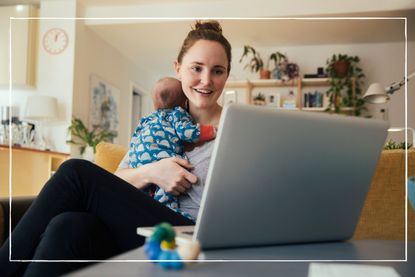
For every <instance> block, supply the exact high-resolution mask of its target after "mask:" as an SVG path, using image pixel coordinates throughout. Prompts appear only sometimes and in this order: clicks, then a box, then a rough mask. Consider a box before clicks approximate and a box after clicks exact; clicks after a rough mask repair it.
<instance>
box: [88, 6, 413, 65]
mask: <svg viewBox="0 0 415 277" xmlns="http://www.w3.org/2000/svg"><path fill="white" fill-rule="evenodd" d="M407 13H409V14H410V15H411V16H412V17H413V18H415V10H412V11H409V12H407ZM193 22H194V20H165V21H162V20H160V19H157V20H153V21H152V20H149V19H146V20H136V22H135V23H134V22H133V21H130V22H127V23H123V24H103V22H100V23H99V24H93V23H92V24H89V25H88V28H90V29H91V30H92V31H93V32H95V33H96V34H98V35H99V36H100V37H102V38H103V39H104V40H105V41H107V42H108V43H109V44H110V45H112V46H114V47H115V48H116V49H118V50H119V51H120V52H121V53H122V54H123V55H125V56H126V57H127V58H129V59H130V60H132V61H134V62H135V64H136V65H138V66H141V65H143V64H145V65H146V68H147V70H150V71H153V72H163V73H164V72H169V71H171V68H172V67H171V64H168V63H167V64H166V61H172V62H173V61H174V60H175V58H176V54H177V53H178V51H179V47H180V45H181V42H182V39H184V38H185V36H186V34H187V32H188V31H189V30H190V26H191V25H192V23H193ZM220 22H221V25H222V28H223V30H224V34H225V36H226V37H227V38H228V39H229V41H230V43H231V45H232V47H233V48H234V49H237V48H242V47H243V45H245V44H249V45H252V46H254V47H255V48H263V47H264V48H265V47H286V46H292V45H295V46H301V45H321V44H355V43H377V42H396V41H404V40H405V34H404V30H405V21H404V20H403V19H370V20H369V19H367V20H361V19H318V20H316V19H313V20H311V19H307V20H306V19H281V18H279V19H250V20H248V19H245V20H241V19H232V20H220ZM379 30H382V31H379ZM414 30H415V29H412V30H411V31H414ZM410 38H411V39H414V38H415V35H414V34H413V32H412V33H411V35H410Z"/></svg>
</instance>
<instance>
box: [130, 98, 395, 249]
mask: <svg viewBox="0 0 415 277" xmlns="http://www.w3.org/2000/svg"><path fill="white" fill-rule="evenodd" d="M387 128H388V124H387V123H386V122H385V121H381V120H375V119H365V118H357V117H350V116H345V115H333V114H323V113H312V112H303V111H289V110H278V109H277V110H271V109H266V108H264V107H255V106H246V105H234V104H232V105H229V106H227V107H225V108H224V110H223V112H222V117H221V121H220V124H219V130H218V135H217V138H216V142H215V145H214V149H213V153H212V157H211V161H210V166H209V170H208V175H207V180H206V184H205V188H204V192H203V196H202V201H201V205H200V210H199V214H198V220H197V222H196V225H195V226H184V227H176V233H177V237H176V241H177V243H178V244H180V243H185V242H186V241H189V240H193V241H194V240H198V241H199V242H200V244H201V246H202V248H203V249H214V248H232V247H247V246H265V245H276V244H290V243H306V242H323V241H338V240H347V239H349V238H351V237H352V236H353V233H354V230H355V227H356V225H357V222H358V219H359V215H360V212H361V210H362V207H363V203H364V201H365V198H366V195H367V192H368V190H369V186H370V183H371V179H372V176H373V174H374V171H375V168H376V165H377V162H378V159H379V157H380V153H381V150H382V148H383V145H384V143H385V139H386V135H387ZM152 231H153V228H138V229H137V233H138V234H140V235H144V236H150V235H151V234H152Z"/></svg>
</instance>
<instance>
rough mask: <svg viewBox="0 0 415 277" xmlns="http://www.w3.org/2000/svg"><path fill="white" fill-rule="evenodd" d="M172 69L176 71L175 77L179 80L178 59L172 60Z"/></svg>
mask: <svg viewBox="0 0 415 277" xmlns="http://www.w3.org/2000/svg"><path fill="white" fill-rule="evenodd" d="M174 71H175V72H176V77H177V79H179V80H180V64H179V62H178V61H175V62H174Z"/></svg>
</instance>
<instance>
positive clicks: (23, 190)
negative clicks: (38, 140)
mask: <svg viewBox="0 0 415 277" xmlns="http://www.w3.org/2000/svg"><path fill="white" fill-rule="evenodd" d="M10 154H11V163H10V159H9V157H10ZM68 158H69V154H66V153H60V152H53V151H43V150H37V149H32V148H25V147H12V148H10V147H9V146H8V145H0V182H1V184H2V185H1V186H0V197H8V196H9V172H10V171H9V170H10V165H11V174H12V178H11V181H12V182H11V185H12V195H13V196H34V195H37V194H38V193H39V192H40V190H41V189H42V187H43V185H44V184H45V183H46V181H47V180H48V179H49V178H50V177H51V176H52V175H53V174H54V172H55V171H56V170H57V169H58V167H59V166H60V165H61V164H62V163H63V162H64V161H65V160H67V159H68Z"/></svg>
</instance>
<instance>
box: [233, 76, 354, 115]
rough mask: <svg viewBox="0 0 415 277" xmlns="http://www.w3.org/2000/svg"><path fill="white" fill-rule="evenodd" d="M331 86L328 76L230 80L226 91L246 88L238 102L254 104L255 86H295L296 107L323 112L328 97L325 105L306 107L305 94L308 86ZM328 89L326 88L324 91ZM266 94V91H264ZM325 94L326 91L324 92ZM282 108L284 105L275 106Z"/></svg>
mask: <svg viewBox="0 0 415 277" xmlns="http://www.w3.org/2000/svg"><path fill="white" fill-rule="evenodd" d="M329 86H330V83H329V79H328V78H297V79H293V80H290V81H282V80H275V79H269V80H229V81H228V82H227V83H226V85H225V91H229V90H241V89H242V90H244V91H243V92H244V99H243V101H238V103H244V104H253V101H252V99H253V90H254V89H255V88H293V89H296V109H295V110H303V111H311V112H323V111H325V110H326V108H327V106H328V98H326V97H325V99H324V101H323V107H311V108H309V107H304V105H303V95H304V92H303V91H304V90H305V89H306V88H315V87H319V88H324V87H326V88H327V89H328V87H329ZM325 91H326V89H325V90H324V92H325ZM264 94H266V92H264ZM324 95H325V93H324ZM274 108H282V107H274ZM342 111H343V112H346V113H347V112H351V111H353V108H343V109H342Z"/></svg>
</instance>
